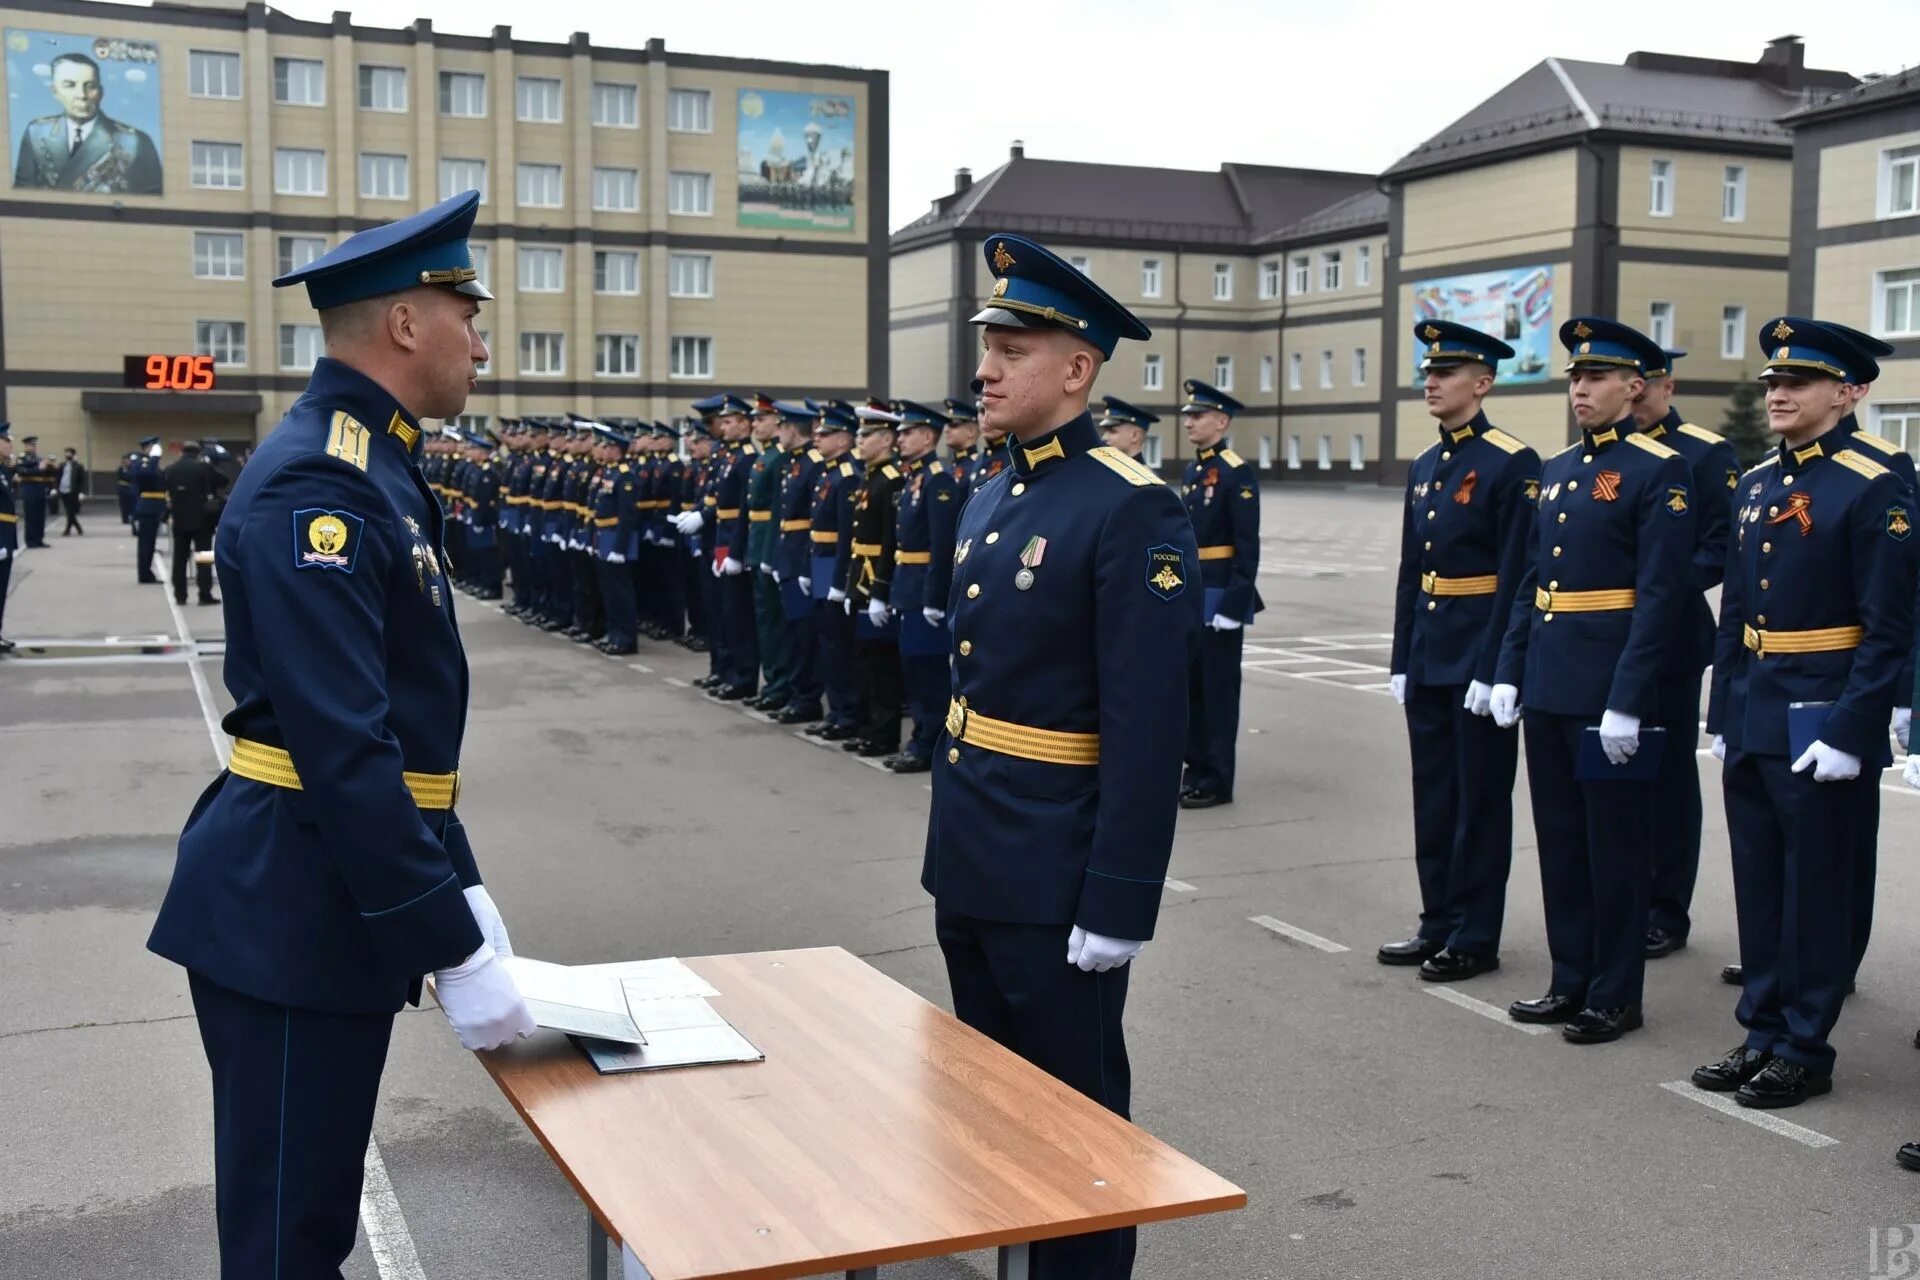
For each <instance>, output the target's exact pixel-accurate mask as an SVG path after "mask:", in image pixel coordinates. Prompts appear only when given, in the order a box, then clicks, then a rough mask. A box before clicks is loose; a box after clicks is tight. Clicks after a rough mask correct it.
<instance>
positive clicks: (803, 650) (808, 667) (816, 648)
mask: <svg viewBox="0 0 1920 1280" xmlns="http://www.w3.org/2000/svg"><path fill="white" fill-rule="evenodd" d="M780 605H781V609H780V613H781V623H782V625H783V626H785V628H786V632H787V654H788V657H789V659H790V660H791V662H792V664H793V670H792V676H791V681H792V684H793V692H792V694H791V695H789V696H788V698H787V706H789V707H791V708H793V709H794V710H796V711H804V712H806V713H807V714H809V715H817V714H819V711H820V699H821V693H822V691H821V688H820V635H819V628H818V627H817V626H816V624H815V623H814V617H813V614H814V604H813V600H812V599H811V598H810V597H809V596H808V595H807V594H806V593H805V592H803V591H801V590H800V584H799V583H798V582H796V581H794V580H793V579H791V578H789V579H787V580H786V581H785V582H782V583H781V584H780Z"/></svg>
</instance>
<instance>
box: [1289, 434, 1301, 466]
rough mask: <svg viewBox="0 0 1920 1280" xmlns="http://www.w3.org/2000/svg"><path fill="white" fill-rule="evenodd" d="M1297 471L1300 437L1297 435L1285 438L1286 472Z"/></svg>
mask: <svg viewBox="0 0 1920 1280" xmlns="http://www.w3.org/2000/svg"><path fill="white" fill-rule="evenodd" d="M1299 469H1300V437H1299V436H1298V435H1290V436H1288V437H1287V470H1289V471H1298V470H1299Z"/></svg>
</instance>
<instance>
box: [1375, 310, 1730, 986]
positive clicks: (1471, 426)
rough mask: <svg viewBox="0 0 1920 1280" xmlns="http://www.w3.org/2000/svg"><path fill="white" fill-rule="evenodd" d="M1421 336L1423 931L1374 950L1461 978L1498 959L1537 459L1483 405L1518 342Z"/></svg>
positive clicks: (1426, 329)
mask: <svg viewBox="0 0 1920 1280" xmlns="http://www.w3.org/2000/svg"><path fill="white" fill-rule="evenodd" d="M1413 340H1414V343H1415V345H1416V347H1417V348H1418V349H1419V351H1420V352H1421V353H1422V355H1421V360H1420V369H1421V372H1422V373H1424V374H1425V375H1426V378H1425V389H1426V404H1427V412H1428V413H1429V414H1431V415H1433V417H1434V418H1435V419H1436V420H1437V422H1438V426H1439V439H1437V440H1436V441H1434V443H1432V444H1430V445H1428V446H1427V448H1426V450H1425V451H1424V452H1422V453H1421V454H1420V456H1419V457H1417V458H1415V459H1414V462H1413V466H1412V467H1411V468H1410V469H1409V471H1408V473H1407V494H1406V504H1405V507H1404V508H1403V513H1402V516H1401V521H1400V574H1399V579H1398V582H1397V584H1396V587H1395V590H1394V604H1393V651H1392V656H1391V658H1390V659H1389V660H1388V666H1387V669H1388V671H1389V672H1390V673H1391V674H1390V677H1389V679H1390V682H1391V685H1392V689H1393V696H1394V698H1395V700H1396V701H1398V702H1399V703H1400V705H1401V706H1403V707H1405V708H1406V714H1407V745H1408V747H1409V748H1410V749H1411V754H1412V757H1413V865H1414V870H1415V872H1416V873H1417V875H1418V876H1419V880H1420V928H1419V930H1418V931H1417V932H1416V933H1415V934H1414V935H1413V936H1412V937H1411V938H1408V939H1406V940H1405V941H1404V942H1389V943H1387V944H1385V945H1384V946H1382V947H1381V948H1380V950H1379V952H1378V957H1379V960H1380V963H1381V964H1394V965H1415V964H1417V965H1419V966H1420V976H1421V977H1422V978H1425V979H1426V980H1427V981H1429V982H1454V981H1459V980H1462V979H1466V978H1473V977H1477V976H1479V975H1480V974H1482V973H1487V972H1489V971H1491V970H1494V969H1498V968H1499V967H1500V930H1501V925H1502V923H1503V921H1504V918H1505V915H1506V905H1507V873H1508V872H1509V871H1510V870H1511V869H1512V866H1513V775H1514V768H1515V765H1516V763H1517V762H1518V760H1519V757H1520V739H1519V735H1518V734H1517V733H1515V732H1514V731H1513V729H1512V728H1511V727H1510V726H1509V727H1505V728H1503V727H1501V726H1500V725H1497V724H1495V723H1494V722H1493V720H1492V716H1491V709H1492V698H1493V682H1494V675H1495V667H1496V666H1497V665H1498V664H1499V661H1500V642H1501V640H1502V639H1503V638H1504V637H1505V636H1506V630H1507V620H1508V619H1509V618H1510V617H1512V615H1513V600H1514V594H1515V592H1516V591H1517V590H1518V588H1519V584H1520V579H1521V578H1522V577H1523V576H1524V575H1525V573H1526V565H1527V540H1528V535H1529V534H1530V533H1531V532H1532V530H1533V510H1534V502H1535V501H1536V500H1537V499H1538V498H1539V496H1540V455H1539V454H1537V453H1535V452H1534V451H1533V450H1532V449H1529V448H1528V447H1527V446H1526V445H1525V444H1523V443H1521V442H1520V441H1519V440H1516V439H1514V437H1512V436H1510V435H1508V434H1507V433H1506V432H1504V431H1502V430H1500V429H1499V428H1498V427H1496V426H1494V425H1493V424H1492V423H1490V422H1488V421H1487V415H1486V411H1485V409H1484V408H1483V407H1482V406H1483V402H1484V401H1485V400H1486V397H1487V394H1488V393H1489V392H1491V391H1492V390H1493V384H1494V378H1495V376H1496V374H1497V372H1498V370H1499V367H1500V361H1502V360H1510V359H1512V358H1513V348H1512V347H1509V346H1508V345H1507V344H1506V343H1504V342H1502V341H1500V339H1498V338H1496V337H1493V336H1492V335H1491V334H1485V333H1481V332H1480V331H1479V330H1477V329H1470V328H1468V327H1467V326H1465V325H1462V324H1455V323H1453V322H1452V321H1451V320H1423V321H1421V322H1420V323H1419V324H1416V325H1415V326H1414V328H1413ZM1688 759H1689V760H1691V759H1692V757H1691V756H1689V757H1688Z"/></svg>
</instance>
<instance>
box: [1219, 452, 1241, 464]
mask: <svg viewBox="0 0 1920 1280" xmlns="http://www.w3.org/2000/svg"><path fill="white" fill-rule="evenodd" d="M1220 461H1222V462H1224V463H1226V464H1227V465H1228V466H1230V467H1244V466H1246V465H1247V461H1246V459H1245V458H1242V457H1241V456H1240V455H1239V454H1237V453H1235V452H1234V451H1233V450H1231V449H1222V450H1221V451H1220Z"/></svg>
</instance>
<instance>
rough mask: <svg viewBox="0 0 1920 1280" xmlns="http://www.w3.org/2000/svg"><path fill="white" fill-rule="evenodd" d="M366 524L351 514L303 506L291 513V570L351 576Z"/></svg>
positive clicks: (363, 520) (358, 555)
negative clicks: (311, 570)
mask: <svg viewBox="0 0 1920 1280" xmlns="http://www.w3.org/2000/svg"><path fill="white" fill-rule="evenodd" d="M366 526H367V522H366V520H365V519H364V518H362V517H360V516H357V515H355V514H353V512H351V511H328V510H327V509H326V508H324V507H302V508H300V510H298V511H296V512H294V513H293V567H294V568H296V569H338V570H340V572H342V573H352V572H353V566H354V562H355V561H357V560H358V559H359V558H360V543H361V541H362V538H363V536H364V535H365V533H366Z"/></svg>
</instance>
